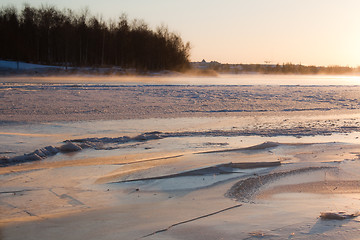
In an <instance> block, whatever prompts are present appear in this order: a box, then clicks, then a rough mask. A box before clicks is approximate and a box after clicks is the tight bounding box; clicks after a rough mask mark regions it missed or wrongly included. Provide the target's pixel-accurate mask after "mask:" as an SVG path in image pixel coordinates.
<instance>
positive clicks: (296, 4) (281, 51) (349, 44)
mask: <svg viewBox="0 0 360 240" xmlns="http://www.w3.org/2000/svg"><path fill="white" fill-rule="evenodd" d="M23 2H24V1H23V0H4V1H2V4H1V5H3V6H6V5H9V4H13V5H16V6H19V7H20V6H21V5H22V4H23ZM28 3H29V4H31V5H34V6H39V5H41V4H50V5H55V6H58V7H59V8H65V7H67V8H72V9H81V8H84V7H86V6H87V7H88V8H89V9H90V11H91V13H92V14H99V15H102V16H103V18H104V19H109V18H116V17H118V16H120V15H121V13H123V12H124V13H127V14H128V16H129V18H130V19H133V18H142V19H144V20H145V21H146V22H147V23H149V25H150V27H152V28H155V27H156V26H159V25H161V24H165V25H168V27H169V29H170V30H172V31H176V32H178V33H180V34H181V36H182V37H183V39H184V41H189V42H190V43H191V45H192V51H191V60H192V61H201V60H202V59H206V60H207V61H211V60H215V61H219V62H222V63H264V61H269V62H272V63H280V64H282V63H286V62H292V63H302V64H305V65H325V66H327V65H349V66H357V65H360V24H359V23H360V14H359V10H360V1H358V0H342V1H339V0H316V1H313V0H294V1H289V0H271V1H269V0H253V1H248V0H227V1H221V0H206V1H205V0H196V1H192V0H183V1H169V0H153V1H148V0H122V1H117V0H107V1H101V2H100V1H97V0H64V1H61V2H60V1H56V0H30V1H28Z"/></svg>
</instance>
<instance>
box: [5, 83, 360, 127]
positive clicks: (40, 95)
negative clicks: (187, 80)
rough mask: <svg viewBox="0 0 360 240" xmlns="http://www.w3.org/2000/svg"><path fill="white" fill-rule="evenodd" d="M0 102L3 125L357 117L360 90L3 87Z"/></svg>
mask: <svg viewBox="0 0 360 240" xmlns="http://www.w3.org/2000/svg"><path fill="white" fill-rule="evenodd" d="M0 98H1V99H2V101H1V102H0V121H36V122H38V121H69V120H70V121H71V120H99V119H109V120H113V119H145V118H174V117H202V116H204V117H209V116H211V117H218V116H238V115H250V114H252V115H253V114H256V113H259V114H262V113H283V114H286V113H289V112H298V113H302V112H308V111H310V112H311V111H312V112H315V111H317V112H319V111H321V112H331V111H355V112H357V111H358V110H359V109H360V86H215V85H209V86H179V85H178V86H170V85H135V86H124V85H91V84H84V85H72V84H14V83H3V84H1V85H0ZM19 99H21V101H19Z"/></svg>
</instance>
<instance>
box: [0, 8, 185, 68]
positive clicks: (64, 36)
mask: <svg viewBox="0 0 360 240" xmlns="http://www.w3.org/2000/svg"><path fill="white" fill-rule="evenodd" d="M0 36H1V37H0V58H2V59H7V60H16V61H25V62H31V63H41V64H51V65H60V66H66V67H67V66H119V67H123V68H135V69H138V70H144V71H147V70H164V69H168V70H181V69H184V68H188V67H189V51H190V45H189V43H186V44H184V43H183V41H182V39H181V38H180V36H179V35H177V34H175V33H171V32H169V30H168V29H167V28H166V27H164V26H162V27H159V28H158V29H157V30H156V31H152V30H151V29H149V27H148V25H147V24H146V23H145V22H144V21H143V20H136V19H135V20H133V21H129V20H128V18H127V16H126V15H125V14H123V15H121V16H120V17H119V19H118V20H117V21H114V20H112V21H109V22H108V23H106V22H105V21H104V20H103V19H101V18H100V19H99V18H98V17H95V16H91V15H90V14H89V11H88V10H87V9H84V10H83V11H82V12H81V13H77V14H76V13H74V12H73V11H72V10H70V9H65V10H58V9H57V8H56V7H53V6H42V7H39V8H35V7H31V6H30V5H27V4H26V5H24V7H23V8H22V9H21V11H18V10H17V9H16V8H14V7H3V8H2V9H0Z"/></svg>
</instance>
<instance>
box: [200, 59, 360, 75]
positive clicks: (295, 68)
mask: <svg viewBox="0 0 360 240" xmlns="http://www.w3.org/2000/svg"><path fill="white" fill-rule="evenodd" d="M200 65H202V67H203V68H205V69H211V70H214V71H216V72H218V73H234V74H240V73H262V74H350V73H358V72H360V68H352V67H349V66H336V65H335V66H327V67H325V66H305V65H302V64H293V63H284V64H276V65H275V64H273V65H272V64H222V63H219V62H215V61H212V62H208V63H205V64H204V63H200Z"/></svg>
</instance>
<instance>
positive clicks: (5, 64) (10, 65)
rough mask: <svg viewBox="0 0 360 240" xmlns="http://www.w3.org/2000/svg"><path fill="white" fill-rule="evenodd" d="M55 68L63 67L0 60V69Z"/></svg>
mask: <svg viewBox="0 0 360 240" xmlns="http://www.w3.org/2000/svg"><path fill="white" fill-rule="evenodd" d="M18 64H19V66H18ZM55 68H58V69H63V68H64V67H59V66H50V65H41V64H32V63H25V62H16V61H5V60H0V69H5V70H6V69H9V70H17V69H19V70H35V69H55Z"/></svg>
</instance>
